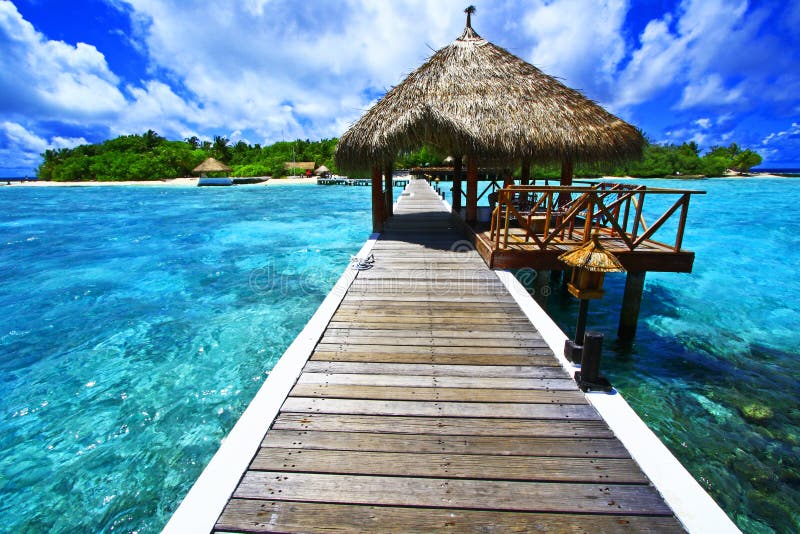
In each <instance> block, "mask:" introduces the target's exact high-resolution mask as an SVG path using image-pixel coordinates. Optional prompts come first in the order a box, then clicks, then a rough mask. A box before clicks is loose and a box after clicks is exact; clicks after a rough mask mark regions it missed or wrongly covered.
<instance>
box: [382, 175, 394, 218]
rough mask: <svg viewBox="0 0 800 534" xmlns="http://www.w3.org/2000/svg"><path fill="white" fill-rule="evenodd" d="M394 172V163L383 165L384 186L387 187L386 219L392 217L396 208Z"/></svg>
mask: <svg viewBox="0 0 800 534" xmlns="http://www.w3.org/2000/svg"><path fill="white" fill-rule="evenodd" d="M392 174H394V164H393V163H387V164H386V165H384V167H383V179H384V181H385V185H384V187H385V188H386V206H385V208H386V209H385V213H384V219H388V218H389V217H391V216H392V215H393V213H392V212H393V210H394V206H393V204H394V182H393V181H392Z"/></svg>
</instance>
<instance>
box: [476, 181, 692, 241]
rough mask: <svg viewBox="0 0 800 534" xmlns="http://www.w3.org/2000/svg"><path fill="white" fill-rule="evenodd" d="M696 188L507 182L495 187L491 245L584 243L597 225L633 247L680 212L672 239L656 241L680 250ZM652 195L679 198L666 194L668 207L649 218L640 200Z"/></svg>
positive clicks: (605, 232) (600, 229)
mask: <svg viewBox="0 0 800 534" xmlns="http://www.w3.org/2000/svg"><path fill="white" fill-rule="evenodd" d="M694 194H704V192H703V191H689V190H678V189H658V188H648V187H647V186H644V185H632V184H613V183H599V184H595V185H593V186H590V187H586V186H577V187H575V186H509V187H507V188H504V189H500V190H499V191H498V199H497V207H495V209H494V211H493V212H492V217H491V223H492V226H491V232H490V236H491V240H492V243H493V245H494V247H495V249H501V248H508V247H509V242H512V243H518V244H527V245H531V246H533V247H534V248H538V249H540V250H547V249H548V247H550V248H551V249H552V248H553V247H554V245H556V244H564V243H565V242H566V243H586V242H587V241H588V240H589V238H590V237H591V234H592V232H593V231H594V230H599V231H600V234H601V237H602V238H613V239H616V240H619V241H621V242H622V243H623V246H624V248H627V250H630V251H633V250H636V249H637V247H639V246H640V245H641V244H642V243H643V242H645V241H648V240H649V241H651V242H653V239H652V237H653V235H654V234H655V233H656V231H658V230H659V229H660V228H662V227H663V226H664V224H665V223H667V221H669V220H670V219H671V218H672V217H673V216H674V215H675V214H676V213H678V218H679V220H678V222H677V228H676V234H675V239H674V240H673V241H672V242H671V243H660V244H662V245H665V246H668V247H670V248H672V250H673V251H674V252H679V251H680V250H681V245H682V243H683V235H684V230H685V227H686V216H687V213H688V210H689V200H690V198H691V196H692V195H694ZM652 195H658V196H660V197H661V196H672V197H677V198H675V199H674V201H673V199H672V198H669V199H668V200H667V207H666V209H664V208H663V206H660V207H659V209H658V210H657V213H659V212H660V215H659V216H658V218H657V219H655V221H654V222H652V223H651V224H648V223H647V221H646V220H645V216H644V206H645V200H646V198H647V197H648V196H652ZM670 202H671V203H670ZM662 209H664V211H661V210H662ZM651 212H652V210H651ZM651 220H652V217H651ZM515 228H519V229H520V230H521V232H520V231H519V230H517V231H515V230H514V229H515Z"/></svg>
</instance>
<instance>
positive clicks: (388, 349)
mask: <svg viewBox="0 0 800 534" xmlns="http://www.w3.org/2000/svg"><path fill="white" fill-rule="evenodd" d="M316 350H317V351H319V352H349V351H355V352H381V353H387V354H391V353H395V354H401V353H402V354H411V353H416V354H434V355H446V354H454V355H455V354H473V355H484V356H485V355H487V354H489V355H491V354H493V353H494V354H497V355H498V356H528V355H530V356H537V355H546V354H552V352H551V351H550V349H549V348H546V347H536V346H534V347H527V348H526V347H467V346H452V347H441V346H428V345H393V344H384V345H382V344H378V343H375V344H364V345H360V344H359V345H350V344H348V343H322V342H321V343H319V344H318V345H317V348H316Z"/></svg>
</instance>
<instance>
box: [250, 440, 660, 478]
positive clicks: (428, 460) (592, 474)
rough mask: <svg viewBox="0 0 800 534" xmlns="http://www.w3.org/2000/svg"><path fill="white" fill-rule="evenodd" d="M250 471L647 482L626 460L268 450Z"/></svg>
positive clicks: (631, 463) (257, 457)
mask: <svg viewBox="0 0 800 534" xmlns="http://www.w3.org/2000/svg"><path fill="white" fill-rule="evenodd" d="M250 469H251V470H256V471H299V472H305V473H330V474H346V475H386V476H410V477H442V478H475V479H489V480H531V481H542V482H548V481H549V482H605V483H607V484H647V483H648V480H647V477H645V476H644V474H643V473H642V471H641V469H639V466H638V465H637V464H636V462H634V461H633V460H632V459H626V458H553V457H548V456H545V457H542V456H493V455H474V454H438V453H427V454H418V453H413V452H412V453H405V452H399V453H396V452H368V451H331V450H308V449H278V448H269V447H264V448H261V449H260V450H259V451H258V453H257V454H256V457H255V459H254V460H253V462H252V463H251V464H250Z"/></svg>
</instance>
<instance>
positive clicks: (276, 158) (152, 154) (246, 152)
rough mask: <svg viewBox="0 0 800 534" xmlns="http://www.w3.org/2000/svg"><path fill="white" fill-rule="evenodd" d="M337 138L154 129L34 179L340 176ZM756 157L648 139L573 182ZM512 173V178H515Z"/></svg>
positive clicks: (535, 171) (584, 168) (65, 154)
mask: <svg viewBox="0 0 800 534" xmlns="http://www.w3.org/2000/svg"><path fill="white" fill-rule="evenodd" d="M337 142H338V139H336V138H331V139H322V140H319V141H309V140H307V139H306V140H301V139H297V140H295V141H279V142H276V143H273V144H271V145H267V146H261V145H260V144H254V145H251V144H248V143H246V142H244V141H238V142H236V143H231V142H230V140H229V139H227V138H225V137H223V136H215V137H214V139H213V141H208V140H205V141H201V140H200V139H199V138H197V137H195V136H193V137H189V138H186V139H184V140H182V141H171V140H168V139H166V138H164V137H162V136H160V135H159V134H158V133H156V132H154V131H153V130H148V131H147V132H145V133H143V134H141V135H122V136H119V137H117V138H115V139H110V140H107V141H104V142H102V143H95V144H86V145H80V146H77V147H74V148H62V149H58V150H46V151H45V152H44V153H42V158H43V161H42V163H41V165H40V166H39V168H38V169H37V173H36V174H37V178H38V179H39V180H43V181H54V182H81V181H100V182H120V181H134V180H136V181H150V180H163V179H167V178H177V177H184V176H190V175H191V173H192V169H194V168H195V167H196V166H197V165H199V164H200V163H201V162H202V161H204V160H205V159H206V158H209V157H213V158H215V159H217V160H219V161H221V162H223V163H225V164H227V165H229V166H230V167H231V168H232V171H231V173H230V175H231V176H234V177H253V176H271V177H273V178H280V177H284V176H288V175H294V174H298V173H299V168H298V169H293V168H292V167H291V165H286V163H287V162H292V161H313V162H316V164H317V165H324V166H326V167H327V168H328V169H330V170H331V171H332V172H333V173H334V174H335V173H337V168H336V164H335V163H334V159H333V154H334V150H335V148H336V144H337ZM447 156H448V154H440V153H438V152H437V151H436V149H435V148H433V147H428V146H424V147H422V148H421V149H419V150H416V151H414V152H408V153H405V154H402V155H400V157H399V158H398V160H397V161H396V162H395V168H398V169H399V168H409V167H426V166H435V165H440V164H441V163H442V161H443V160H444V159H445V158H446V157H447ZM761 160H762V159H761V156H760V155H758V154H757V153H756V152H754V151H752V150H750V149H748V148H743V147H740V146H739V145H737V144H736V143H731V144H730V145H728V146H714V147H711V148H710V149H709V150H707V151H706V152H705V153H704V154H702V155H701V153H700V148H699V146H698V145H697V143H695V142H686V143H683V144H681V145H675V144H658V143H654V142H652V141H648V142H646V144H645V147H644V152H643V156H642V159H641V160H638V161H629V162H622V163H617V164H602V165H601V164H580V163H579V164H577V165H576V166H575V176H576V177H598V176H631V177H637V178H662V177H676V176H681V177H690V176H696V177H702V176H724V175H726V174H731V173H747V172H748V171H749V170H750V169H751V168H753V167H755V166H757V165H759V164H760V163H761ZM519 172H520V170H519V169H516V170H515V174H516V175H519ZM531 174H532V176H535V177H537V178H557V177H558V176H560V168H559V167H558V166H540V165H534V166H533V167H532V169H531Z"/></svg>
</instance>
